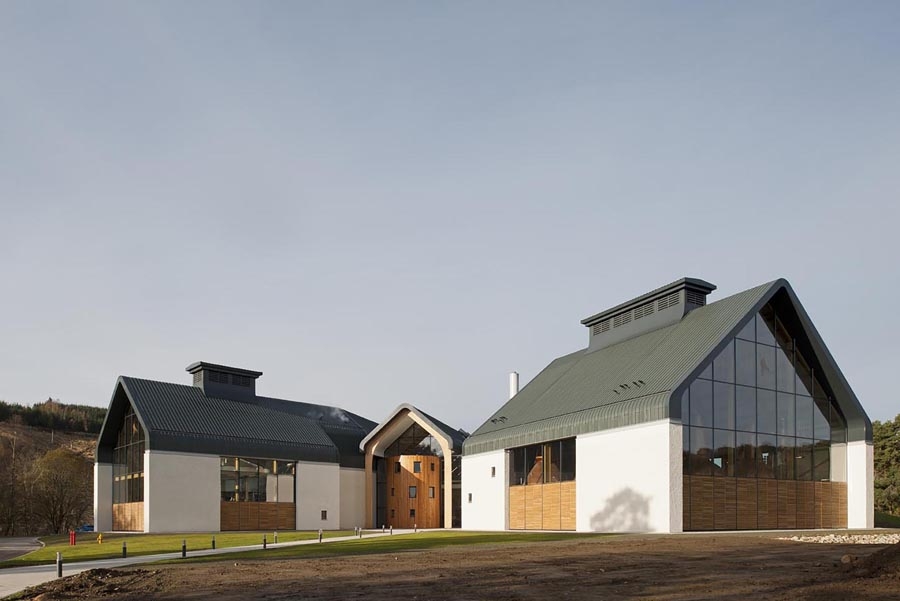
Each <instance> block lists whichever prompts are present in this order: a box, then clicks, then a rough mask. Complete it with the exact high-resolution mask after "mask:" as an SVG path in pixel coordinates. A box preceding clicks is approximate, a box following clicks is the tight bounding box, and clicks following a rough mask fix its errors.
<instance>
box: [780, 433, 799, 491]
mask: <svg viewBox="0 0 900 601" xmlns="http://www.w3.org/2000/svg"><path fill="white" fill-rule="evenodd" d="M796 446H797V442H796V439H795V438H794V437H793V436H779V437H778V455H777V457H776V464H775V477H776V478H778V479H779V480H794V479H795V477H794V473H795V472H794V455H795V454H796V448H795V447H796Z"/></svg>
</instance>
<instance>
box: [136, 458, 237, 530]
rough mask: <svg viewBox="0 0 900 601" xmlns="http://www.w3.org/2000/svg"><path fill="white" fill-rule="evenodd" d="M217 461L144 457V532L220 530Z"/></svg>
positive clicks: (219, 482)
mask: <svg viewBox="0 0 900 601" xmlns="http://www.w3.org/2000/svg"><path fill="white" fill-rule="evenodd" d="M219 462H220V460H219V457H218V456H215V455H197V454H193V453H171V452H167V451H146V452H145V453H144V532H216V531H218V530H219V520H220V518H219V515H220V506H219V504H220V499H221V491H220V488H221V478H220V467H219Z"/></svg>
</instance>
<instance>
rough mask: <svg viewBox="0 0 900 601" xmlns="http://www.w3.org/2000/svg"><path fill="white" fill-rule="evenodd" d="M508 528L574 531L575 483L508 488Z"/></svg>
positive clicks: (552, 483) (553, 483)
mask: <svg viewBox="0 0 900 601" xmlns="http://www.w3.org/2000/svg"><path fill="white" fill-rule="evenodd" d="M509 529H510V530H575V482H574V481H569V482H551V483H549V484H528V485H517V486H510V487H509Z"/></svg>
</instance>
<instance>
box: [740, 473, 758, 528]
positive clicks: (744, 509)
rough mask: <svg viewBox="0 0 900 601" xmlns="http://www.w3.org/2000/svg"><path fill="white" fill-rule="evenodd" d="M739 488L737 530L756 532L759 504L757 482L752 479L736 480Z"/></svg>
mask: <svg viewBox="0 0 900 601" xmlns="http://www.w3.org/2000/svg"><path fill="white" fill-rule="evenodd" d="M735 480H737V482H735V485H736V488H737V528H738V530H756V528H757V527H758V526H757V511H758V507H759V506H758V504H757V502H756V495H757V491H756V480H755V479H752V478H735Z"/></svg>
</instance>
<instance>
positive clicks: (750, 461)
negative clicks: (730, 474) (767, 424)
mask: <svg viewBox="0 0 900 601" xmlns="http://www.w3.org/2000/svg"><path fill="white" fill-rule="evenodd" d="M734 475H735V476H737V477H738V478H755V477H756V434H753V433H752V432H737V433H736V434H735V451H734Z"/></svg>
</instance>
